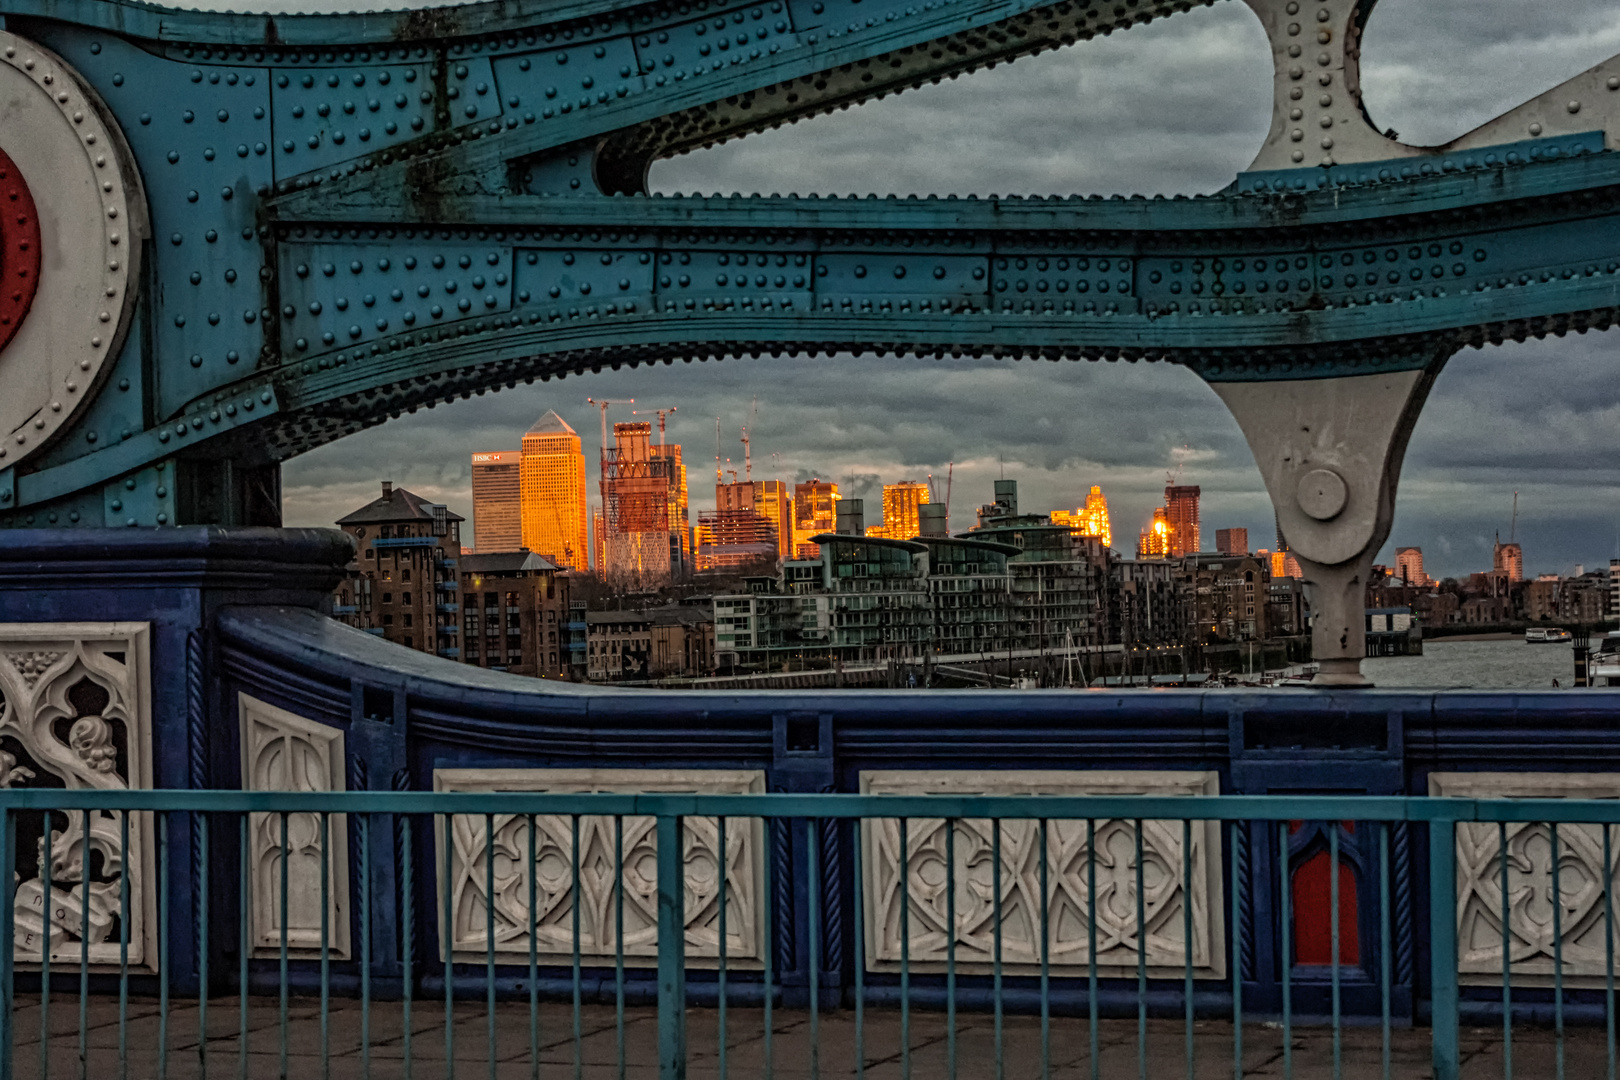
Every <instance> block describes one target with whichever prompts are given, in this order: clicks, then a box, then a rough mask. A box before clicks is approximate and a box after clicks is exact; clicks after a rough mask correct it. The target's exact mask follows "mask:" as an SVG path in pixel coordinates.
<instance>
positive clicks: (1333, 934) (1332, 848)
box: [1328, 821, 1344, 1080]
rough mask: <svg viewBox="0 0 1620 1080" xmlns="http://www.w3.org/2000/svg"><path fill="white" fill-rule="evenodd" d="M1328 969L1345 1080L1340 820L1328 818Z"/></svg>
mask: <svg viewBox="0 0 1620 1080" xmlns="http://www.w3.org/2000/svg"><path fill="white" fill-rule="evenodd" d="M1328 919H1329V920H1331V922H1332V924H1333V925H1332V927H1331V928H1330V929H1329V931H1328V934H1329V938H1330V943H1329V946H1328V948H1329V950H1330V951H1331V953H1332V955H1331V956H1330V957H1329V959H1328V971H1329V972H1330V977H1331V979H1332V983H1333V1080H1344V1056H1343V1051H1344V1032H1343V1029H1342V1025H1341V1020H1340V1014H1339V823H1338V822H1337V821H1330V822H1328Z"/></svg>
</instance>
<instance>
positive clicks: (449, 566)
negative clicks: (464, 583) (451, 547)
mask: <svg viewBox="0 0 1620 1080" xmlns="http://www.w3.org/2000/svg"><path fill="white" fill-rule="evenodd" d="M433 565H434V566H438V567H442V568H444V569H446V570H455V569H457V566H456V560H454V559H434V560H433Z"/></svg>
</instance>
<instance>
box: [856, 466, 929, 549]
mask: <svg viewBox="0 0 1620 1080" xmlns="http://www.w3.org/2000/svg"><path fill="white" fill-rule="evenodd" d="M928 497H929V496H928V485H927V484H923V483H919V482H918V481H916V480H902V481H901V482H900V483H898V484H884V485H883V524H882V525H871V526H868V527H867V530H866V535H867V536H878V537H884V538H886V539H889V540H910V539H912V538H914V537H915V536H917V534H918V533H920V532H922V520H921V516H920V512H919V511H918V509H917V508H918V507H920V506H923V505H924V504H926V503H927V502H928Z"/></svg>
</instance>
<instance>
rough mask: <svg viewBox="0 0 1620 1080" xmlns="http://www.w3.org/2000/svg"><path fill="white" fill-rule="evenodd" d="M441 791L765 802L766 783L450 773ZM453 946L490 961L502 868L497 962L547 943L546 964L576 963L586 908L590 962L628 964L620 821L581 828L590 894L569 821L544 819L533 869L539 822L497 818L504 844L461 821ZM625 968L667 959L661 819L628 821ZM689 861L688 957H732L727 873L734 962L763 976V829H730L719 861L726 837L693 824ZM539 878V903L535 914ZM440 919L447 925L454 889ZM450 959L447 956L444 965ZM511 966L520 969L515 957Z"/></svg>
mask: <svg viewBox="0 0 1620 1080" xmlns="http://www.w3.org/2000/svg"><path fill="white" fill-rule="evenodd" d="M433 786H434V790H435V791H523V792H542V791H551V792H590V791H631V792H654V793H685V792H706V793H733V794H747V793H758V792H763V791H764V790H765V774H764V773H763V772H760V771H757V770H719V769H715V770H710V769H686V770H681V769H439V770H436V771H435V772H434V774H433ZM450 823H451V824H450V838H451V847H450V875H451V886H450V911H451V934H450V937H451V941H452V943H453V946H454V948H455V951H456V955H457V958H458V959H459V958H462V957H463V956H464V957H465V958H467V959H469V960H481V959H483V958H484V956H485V955H486V950H487V949H488V942H489V936H488V924H487V921H486V920H487V915H486V909H485V903H486V896H489V895H491V894H490V893H489V890H488V887H487V886H488V880H487V874H488V872H489V869H490V867H489V862H488V860H489V859H490V858H491V857H493V858H494V860H495V862H494V891H493V894H492V902H493V905H494V914H495V951H496V953H498V954H518V955H521V956H527V955H528V952H529V938H530V935H531V933H532V934H533V935H534V936H535V950H536V952H537V953H538V955H539V956H541V957H544V958H550V959H551V960H552V962H555V958H556V957H558V956H570V957H571V956H572V955H573V940H574V939H573V927H574V908H575V904H576V903H577V904H578V907H579V935H580V954H581V955H582V956H584V957H588V958H603V957H612V956H614V955H615V954H616V952H617V947H618V939H617V937H616V934H615V931H616V914H617V912H616V908H617V904H616V897H615V888H614V878H615V874H614V870H615V866H616V865H618V862H617V860H615V858H614V853H615V845H614V840H615V836H614V831H615V825H614V819H613V818H611V817H607V816H592V815H584V816H581V817H580V818H579V834H578V836H579V886H578V889H577V890H576V889H575V887H574V881H573V866H574V831H573V822H572V819H571V818H569V817H568V816H566V815H555V814H542V815H538V816H537V817H536V818H535V819H534V830H535V831H534V862H533V864H532V872H531V870H530V866H531V864H530V862H529V842H530V837H529V819H528V818H527V817H525V816H523V815H517V814H496V815H495V816H494V819H493V830H492V833H493V837H494V840H493V843H491V841H490V831H488V830H486V826H485V819H484V818H483V817H481V816H476V815H474V816H465V817H463V816H456V817H452V818H451V819H450ZM622 828H623V833H622V841H621V842H622V844H623V848H622V850H623V855H624V857H623V864H622V865H623V867H624V871H623V887H624V956H625V962H626V963H628V964H630V965H632V966H648V965H650V964H651V963H653V962H655V961H656V958H657V954H658V942H657V937H658V872H657V867H658V861H657V855H658V849H657V837H656V835H655V832H654V821H653V819H652V818H650V817H633V816H632V817H625V818H624V819H623V825H622ZM684 830H685V831H684V836H683V845H684V846H683V852H682V861H683V862H684V864H685V867H686V948H687V956H688V957H689V958H691V959H693V960H695V961H699V962H701V961H702V960H703V959H704V958H714V957H717V956H718V955H719V949H720V919H719V893H720V890H719V881H720V876H719V874H720V871H719V868H720V865H721V864H722V863H723V864H724V866H725V875H726V962H727V964H728V965H729V964H731V963H732V962H734V961H735V962H737V963H738V966H739V967H745V966H749V965H750V964H757V963H758V962H759V961H760V957H761V956H762V955H763V953H762V950H763V947H764V946H763V935H764V928H763V927H762V926H761V924H760V919H759V895H760V888H761V882H762V880H763V877H762V870H761V865H760V853H761V852H762V851H763V850H764V838H763V829H762V827H761V823H760V821H759V820H758V819H756V818H732V819H727V821H726V852H725V858H724V859H723V860H722V859H721V858H720V857H719V826H718V822H717V821H716V819H714V818H699V817H689V818H686V819H684ZM437 835H438V845H439V846H438V853H437V862H436V865H435V872H434V878H435V880H437V879H438V873H439V871H438V867H442V866H443V865H444V852H445V848H444V845H445V829H444V821H443V819H442V818H441V819H440V820H439V821H438V824H437ZM531 876H532V880H533V885H534V894H535V903H534V910H533V912H532V913H531V911H530V908H529V887H530V881H531ZM438 895H439V897H440V899H439V905H440V907H439V919H440V920H441V923H442V920H443V918H444V910H443V905H444V899H443V889H442V885H441V887H440V889H439V893H438ZM441 955H442V954H441ZM503 959H505V960H507V961H510V960H511V959H512V957H511V956H510V955H506V956H504V957H503Z"/></svg>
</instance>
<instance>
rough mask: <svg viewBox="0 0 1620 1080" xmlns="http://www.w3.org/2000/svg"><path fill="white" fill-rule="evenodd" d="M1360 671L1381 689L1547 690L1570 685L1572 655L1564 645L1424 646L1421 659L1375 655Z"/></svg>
mask: <svg viewBox="0 0 1620 1080" xmlns="http://www.w3.org/2000/svg"><path fill="white" fill-rule="evenodd" d="M1361 670H1362V671H1363V672H1365V673H1366V675H1367V677H1368V678H1370V679H1372V681H1373V683H1374V685H1376V686H1379V687H1382V688H1396V687H1403V688H1404V687H1410V688H1421V689H1425V690H1434V689H1448V688H1465V689H1474V690H1550V689H1552V688H1553V680H1554V679H1557V680H1558V683H1559V685H1560V686H1564V687H1568V686H1571V685H1572V684H1573V683H1574V681H1575V657H1574V653H1573V652H1572V651H1571V649H1570V646H1569V645H1530V644H1526V643H1525V641H1524V639H1522V638H1517V639H1514V640H1512V641H1455V640H1450V639H1447V638H1440V639H1438V640H1435V641H1425V642H1424V643H1423V655H1422V656H1378V657H1372V658H1369V659H1367V660H1363V661H1362V662H1361Z"/></svg>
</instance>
